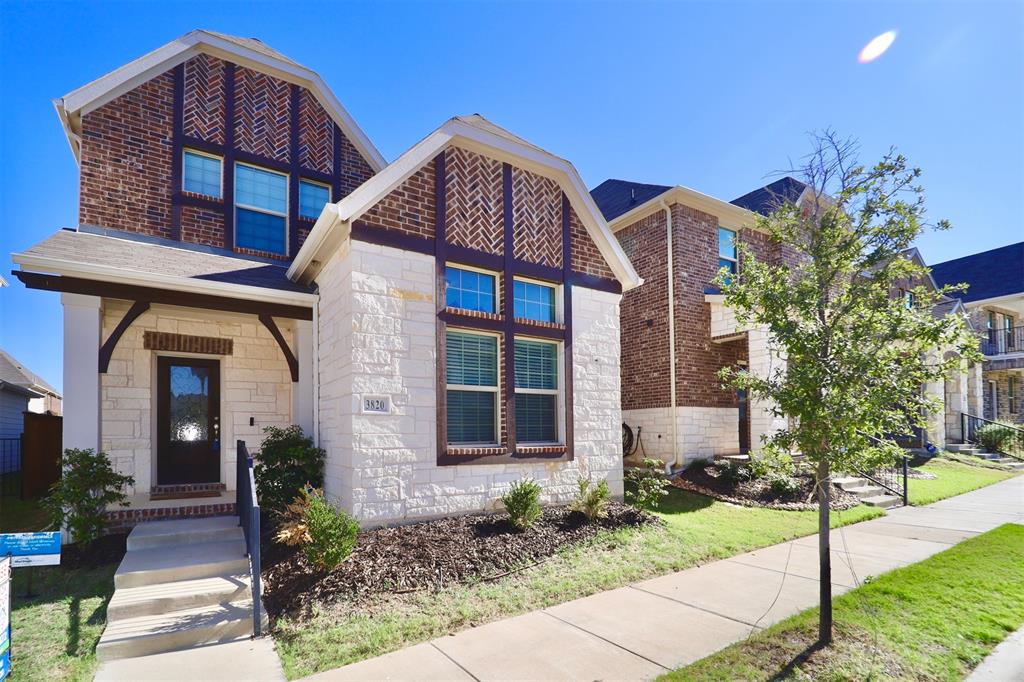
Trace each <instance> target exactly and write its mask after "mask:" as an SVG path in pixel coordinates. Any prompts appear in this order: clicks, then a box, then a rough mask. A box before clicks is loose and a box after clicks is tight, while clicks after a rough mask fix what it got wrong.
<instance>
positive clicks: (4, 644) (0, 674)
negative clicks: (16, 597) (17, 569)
mask: <svg viewBox="0 0 1024 682" xmlns="http://www.w3.org/2000/svg"><path fill="white" fill-rule="evenodd" d="M10 674H11V557H9V556H5V557H3V558H2V559H0V682H2V681H3V680H5V679H7V676H8V675H10Z"/></svg>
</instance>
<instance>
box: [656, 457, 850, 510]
mask: <svg viewBox="0 0 1024 682" xmlns="http://www.w3.org/2000/svg"><path fill="white" fill-rule="evenodd" d="M793 479H794V480H795V481H796V482H797V483H799V484H800V487H799V489H798V490H797V491H796V492H794V493H787V494H781V495H780V494H779V493H777V492H775V491H774V490H772V489H771V487H770V486H769V485H768V481H767V480H766V479H763V478H761V479H755V480H753V481H739V482H732V481H727V480H725V479H723V478H722V476H721V475H720V472H719V470H718V469H717V468H716V467H714V466H706V467H690V468H689V469H686V470H684V471H683V472H682V473H681V474H679V476H677V477H675V478H673V479H672V485H674V486H675V487H677V488H681V489H682V490H689V491H691V492H695V493H700V494H701V495H707V496H708V497H713V498H715V499H716V500H721V501H723V502H731V503H732V504H738V505H742V506H744V507H763V508H767V509H783V510H787V511H811V510H814V509H817V508H818V501H817V499H816V498H815V494H814V476H812V475H811V474H801V473H798V474H796V475H795V476H793ZM858 504H860V500H859V499H857V496H856V495H854V494H853V493H848V492H846V491H844V490H840V489H839V488H837V487H836V486H832V495H831V498H830V499H829V509H832V510H833V511H844V510H846V509H852V508H853V507H856V506H857V505H858Z"/></svg>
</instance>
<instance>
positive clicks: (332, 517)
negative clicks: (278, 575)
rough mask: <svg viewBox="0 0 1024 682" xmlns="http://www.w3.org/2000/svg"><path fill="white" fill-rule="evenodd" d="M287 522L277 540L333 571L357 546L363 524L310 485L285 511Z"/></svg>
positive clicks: (307, 558) (300, 492) (318, 565)
mask: <svg viewBox="0 0 1024 682" xmlns="http://www.w3.org/2000/svg"><path fill="white" fill-rule="evenodd" d="M282 515H283V516H284V523H282V524H281V527H280V528H279V529H278V531H277V535H275V536H274V539H275V540H277V541H278V542H281V543H284V544H286V545H298V546H299V547H301V548H302V552H303V554H305V556H306V560H307V561H309V563H311V564H313V565H314V566H316V567H317V568H320V569H323V570H327V571H330V570H331V569H333V568H335V567H336V566H337V565H338V564H340V563H341V562H342V561H344V560H345V559H346V558H347V557H348V556H349V555H350V554H351V553H352V549H353V548H354V547H355V546H356V539H357V536H358V534H359V524H358V523H356V520H355V519H353V518H352V517H351V516H349V515H348V514H346V513H345V512H344V511H342V510H341V509H337V508H336V507H334V505H332V504H331V503H330V502H328V501H327V499H326V498H325V497H324V494H323V491H322V490H318V489H316V488H313V487H310V486H306V487H303V488H301V489H300V491H299V495H298V496H297V497H296V498H295V499H294V500H293V501H292V502H291V503H290V504H288V505H287V506H286V507H285V509H284V510H283V512H282Z"/></svg>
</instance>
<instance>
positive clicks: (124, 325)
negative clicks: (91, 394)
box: [99, 301, 149, 374]
mask: <svg viewBox="0 0 1024 682" xmlns="http://www.w3.org/2000/svg"><path fill="white" fill-rule="evenodd" d="M147 310H149V301H135V302H134V303H132V307H131V308H129V309H128V312H126V313H125V314H124V317H122V318H121V321H120V322H118V323H117V327H115V328H114V331H112V332H110V336H109V337H107V340H106V341H104V342H103V345H102V346H100V352H99V370H100V374H106V373H107V368H108V367H110V357H111V356H112V355H113V354H114V348H116V347H117V342H118V341H120V340H121V337H122V336H124V333H125V332H126V331H128V327H130V326H131V325H132V322H134V321H135V320H137V319H139V316H140V315H142V313H144V312H146V311H147Z"/></svg>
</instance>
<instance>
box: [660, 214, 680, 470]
mask: <svg viewBox="0 0 1024 682" xmlns="http://www.w3.org/2000/svg"><path fill="white" fill-rule="evenodd" d="M661 207H662V208H663V209H665V230H666V232H667V234H668V239H667V241H668V259H667V267H668V358H669V361H668V362H669V373H668V375H669V402H670V403H671V409H672V411H671V416H672V464H673V466H675V467H676V468H682V466H683V463H682V462H680V461H679V415H677V414H676V300H675V299H676V297H675V279H676V278H675V270H674V268H673V264H672V209H671V208H670V207H669V205H668V202H666V201H665V200H664V199H662V201H661Z"/></svg>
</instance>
